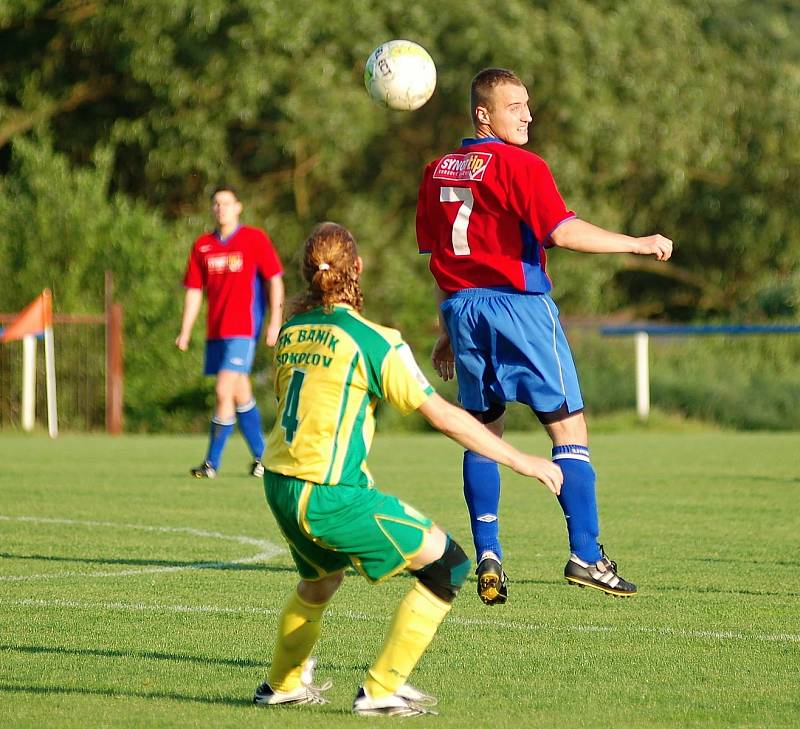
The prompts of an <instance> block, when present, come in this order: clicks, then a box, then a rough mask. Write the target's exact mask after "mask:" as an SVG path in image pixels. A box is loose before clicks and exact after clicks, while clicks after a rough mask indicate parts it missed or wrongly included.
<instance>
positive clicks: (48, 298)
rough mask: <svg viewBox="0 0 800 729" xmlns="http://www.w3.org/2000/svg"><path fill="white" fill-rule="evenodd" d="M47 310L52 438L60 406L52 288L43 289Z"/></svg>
mask: <svg viewBox="0 0 800 729" xmlns="http://www.w3.org/2000/svg"><path fill="white" fill-rule="evenodd" d="M42 298H43V299H44V310H45V312H46V313H45V328H44V371H45V385H46V389H47V432H48V433H49V434H50V437H51V438H55V437H57V436H58V408H57V405H56V359H55V347H54V345H53V315H52V312H53V296H52V294H51V293H50V289H45V290H44V291H42Z"/></svg>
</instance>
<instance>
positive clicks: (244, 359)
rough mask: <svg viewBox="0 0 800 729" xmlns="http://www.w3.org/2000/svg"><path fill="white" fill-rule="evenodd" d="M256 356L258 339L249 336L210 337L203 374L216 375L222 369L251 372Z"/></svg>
mask: <svg viewBox="0 0 800 729" xmlns="http://www.w3.org/2000/svg"><path fill="white" fill-rule="evenodd" d="M255 356H256V340H255V339H250V338H249V337H235V338H232V339H209V340H208V341H207V342H206V361H205V368H204V369H203V374H206V375H216V374H217V373H218V372H219V371H220V370H231V371H232V372H241V373H243V374H246V375H248V374H250V370H251V369H253V360H254V359H255Z"/></svg>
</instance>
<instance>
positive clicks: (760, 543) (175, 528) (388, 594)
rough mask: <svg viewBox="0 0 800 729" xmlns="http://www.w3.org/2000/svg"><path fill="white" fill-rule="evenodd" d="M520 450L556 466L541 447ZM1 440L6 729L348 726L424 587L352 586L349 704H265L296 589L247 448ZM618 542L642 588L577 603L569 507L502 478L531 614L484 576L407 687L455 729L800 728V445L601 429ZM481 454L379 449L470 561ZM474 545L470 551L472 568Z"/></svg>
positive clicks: (379, 462) (345, 643)
mask: <svg viewBox="0 0 800 729" xmlns="http://www.w3.org/2000/svg"><path fill="white" fill-rule="evenodd" d="M512 440H513V441H514V442H516V443H517V444H518V445H522V446H525V447H527V448H532V449H535V450H536V451H538V452H541V453H543V452H545V451H546V443H545V441H544V439H543V438H542V437H539V436H516V437H512ZM204 447H205V439H203V438H200V437H183V438H181V437H137V436H129V437H125V438H120V439H109V438H106V437H103V436H95V437H90V436H63V437H61V438H59V439H58V440H57V441H54V442H50V441H49V440H47V439H46V438H45V437H42V436H37V437H23V436H20V435H15V434H8V433H4V434H1V435H0V465H2V468H0V540H1V544H2V546H0V568H1V570H0V718H2V720H3V722H2V723H3V725H4V726H13V727H37V728H38V727H63V728H68V727H104V726H108V727H237V729H242V728H246V727H264V726H278V725H280V726H281V727H282V729H292V728H294V727H298V728H299V727H303V728H304V729H305V728H315V727H326V728H335V727H345V726H364V725H365V724H366V723H368V722H378V723H381V725H383V724H382V722H383V721H384V720H383V719H375V720H369V719H364V718H359V717H353V716H352V715H351V714H350V713H349V710H350V704H351V701H352V697H353V694H354V692H355V689H356V687H357V686H358V684H359V682H360V681H361V678H362V675H363V673H364V670H365V668H366V666H367V665H368V663H369V662H370V661H371V659H372V657H373V656H374V654H375V652H376V651H377V649H378V647H379V645H380V642H381V639H382V635H383V632H384V630H385V629H386V627H387V624H388V618H389V613H390V611H391V609H393V606H394V604H395V603H396V601H397V600H398V599H399V598H400V596H401V595H402V594H403V593H404V592H405V591H406V590H407V589H408V587H409V586H410V584H411V583H410V580H409V578H407V577H397V578H395V579H393V580H392V581H390V582H389V583H387V584H384V585H380V586H377V587H370V586H368V585H367V583H366V582H365V581H364V580H362V579H361V578H360V577H357V576H352V577H350V578H348V579H347V580H346V581H345V584H344V585H343V587H342V588H341V590H340V592H339V594H338V595H337V597H336V599H335V601H334V603H333V605H332V607H331V609H330V611H329V613H328V614H327V616H326V623H325V628H324V632H323V638H322V640H321V642H320V644H319V645H318V647H317V651H316V653H317V654H318V656H319V667H318V671H317V677H318V679H324V678H327V677H330V678H332V679H333V682H334V683H333V688H332V689H331V691H329V692H328V693H329V695H330V697H331V703H330V704H329V705H327V706H322V707H314V708H302V709H300V708H295V709H286V708H284V709H273V708H270V709H259V708H255V707H253V706H252V705H251V704H250V699H251V696H252V693H253V690H254V688H255V687H256V686H257V685H258V683H260V682H261V681H262V680H263V678H264V676H265V672H266V670H267V668H268V665H269V659H270V655H271V651H272V636H273V628H274V625H275V621H276V615H277V613H278V611H279V609H280V608H281V606H282V604H283V602H284V599H285V596H286V594H287V593H288V591H289V590H290V589H292V587H293V585H294V584H295V582H296V577H295V574H294V572H293V569H292V565H291V561H290V559H289V556H288V553H287V552H286V551H285V549H284V548H283V544H282V541H281V538H280V535H279V533H278V531H277V528H276V526H275V524H274V523H273V521H272V517H271V515H270V514H269V512H268V510H267V508H266V506H265V503H264V499H263V494H262V490H261V486H260V483H259V482H258V481H257V480H255V479H253V478H251V477H249V476H247V475H245V474H246V466H247V462H248V459H247V456H246V453H245V451H244V447H243V446H242V444H241V440H240V439H239V438H238V436H235V437H234V439H232V441H231V446H230V447H229V450H228V452H227V453H226V458H225V463H224V464H223V466H224V467H223V471H222V473H221V474H220V476H219V478H218V479H217V480H216V481H212V482H197V481H193V480H191V479H190V478H189V477H188V475H187V469H188V467H189V466H190V465H194V464H195V463H196V462H197V461H199V457H200V456H201V455H202V452H203V449H204ZM592 448H593V460H594V462H595V466H596V468H597V471H598V473H599V498H600V509H601V520H602V525H603V540H602V541H604V542H605V545H606V547H607V549H608V551H609V552H610V554H611V555H612V557H614V558H615V559H616V560H617V561H618V562H619V564H620V571H621V573H622V575H623V576H624V577H626V578H628V579H631V580H633V581H634V582H636V583H638V585H639V589H640V594H639V596H637V597H635V598H632V599H625V600H621V599H614V598H610V597H606V596H604V595H602V594H600V593H597V592H595V591H589V590H579V589H576V588H575V587H570V586H568V585H567V584H566V583H565V582H564V581H563V578H562V577H561V571H562V569H563V566H564V562H565V559H566V557H567V550H566V538H565V529H564V526H563V519H562V517H561V512H560V509H559V508H558V504H557V503H556V501H555V499H553V498H552V497H551V496H549V495H548V494H547V492H546V491H545V490H544V489H543V488H541V487H540V486H538V485H537V484H534V483H530V482H525V481H524V480H523V479H521V478H519V477H516V476H512V475H511V474H510V473H509V472H507V471H506V472H504V479H505V480H504V496H503V505H502V514H501V516H502V518H503V536H504V543H505V548H506V553H507V554H506V558H507V562H506V566H507V569H508V572H509V573H510V575H511V583H510V601H509V603H508V604H507V605H505V606H503V607H496V608H487V607H485V606H483V605H482V604H481V603H480V602H479V600H478V599H477V596H476V595H475V592H474V590H475V582H474V577H473V578H471V579H470V581H469V582H468V583H467V585H466V586H465V589H464V591H463V592H462V594H461V595H460V596H459V598H458V600H457V601H456V603H455V606H454V608H453V611H452V613H451V614H450V617H449V618H448V620H447V621H446V622H445V624H444V625H443V626H442V628H441V630H440V632H439V634H438V635H437V637H436V639H435V640H434V642H433V644H432V645H431V648H430V649H429V651H428V652H427V653H426V655H425V656H424V657H423V660H422V662H421V664H420V666H419V667H418V669H417V671H416V672H415V673H414V675H413V676H412V679H411V682H412V683H414V684H415V685H418V686H419V687H420V688H423V689H425V690H427V691H430V692H431V693H434V694H436V695H437V696H438V697H439V700H440V705H439V709H440V712H441V715H440V716H439V717H435V718H430V719H428V718H425V719H420V720H417V725H419V726H436V727H440V728H441V729H445V728H446V727H466V726H472V727H475V728H476V729H477V728H478V727H515V729H519V728H520V727H606V726H615V725H620V726H629V727H687V726H704V727H706V726H708V727H715V726H719V727H796V726H800V569H798V564H800V561H799V558H798V554H799V553H800V436H799V435H797V434H731V433H719V432H692V433H676V432H644V433H642V432H633V431H629V432H621V433H609V434H605V435H598V436H595V437H594V439H593V442H592ZM460 460H461V459H460V450H459V449H458V448H457V447H456V446H455V445H453V444H452V443H450V442H448V441H446V440H445V439H444V438H440V437H436V436H431V435H384V436H382V437H381V436H379V438H378V439H377V442H376V446H375V449H374V458H373V460H372V464H373V471H374V473H375V475H376V478H377V479H378V481H379V484H383V485H386V486H387V487H388V490H390V491H393V492H395V493H397V494H398V495H401V496H402V497H403V498H404V499H406V500H407V501H409V502H410V503H412V504H413V505H415V506H416V507H418V508H419V509H420V510H422V511H424V512H426V513H427V514H428V515H430V516H431V517H433V518H435V519H436V520H437V521H438V522H439V523H440V524H442V525H443V526H445V527H446V528H448V529H449V530H450V531H451V532H452V533H453V534H454V536H455V537H456V538H457V539H458V540H459V541H460V542H461V543H462V544H463V545H464V546H465V547H466V546H467V545H469V544H470V541H469V530H468V524H467V521H466V517H465V513H466V511H465V507H464V506H463V504H462V497H461V493H460V490H461V489H460ZM470 551H471V550H470Z"/></svg>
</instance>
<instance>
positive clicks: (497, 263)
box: [417, 137, 575, 293]
mask: <svg viewBox="0 0 800 729" xmlns="http://www.w3.org/2000/svg"><path fill="white" fill-rule="evenodd" d="M573 217H575V213H573V212H572V211H571V210H567V207H566V205H565V204H564V201H563V200H562V198H561V195H560V194H559V192H558V188H557V187H556V183H555V180H554V179H553V175H552V174H551V173H550V168H549V167H548V166H547V163H546V162H545V161H544V160H543V159H542V158H541V157H538V156H537V155H535V154H533V153H531V152H528V151H526V150H524V149H522V148H520V147H516V146H514V145H512V144H506V143H505V142H503V141H502V140H501V139H498V138H496V137H484V138H480V139H465V140H464V141H463V142H462V146H461V147H460V148H459V149H458V150H457V151H456V152H453V153H451V154H446V155H444V157H440V158H439V159H436V160H434V161H433V162H431V163H430V164H429V165H428V166H427V167H426V168H425V175H424V177H423V180H422V185H421V187H420V190H419V201H418V204H417V242H418V244H419V250H420V253H430V254H431V261H430V268H431V272H432V273H433V276H434V278H435V279H436V283H437V284H438V285H439V288H441V289H442V290H443V291H448V292H451V291H458V290H460V289H467V288H478V287H489V286H512V287H514V288H516V289H519V290H520V291H529V292H533V293H545V292H547V291H549V290H550V289H551V288H552V284H551V282H550V278H549V276H548V275H547V269H546V266H547V255H546V253H545V248H547V247H550V246H552V241H551V240H550V234H551V233H552V232H553V230H555V228H556V227H558V226H559V225H560V224H561V223H563V222H564V221H565V220H569V219H570V218H573Z"/></svg>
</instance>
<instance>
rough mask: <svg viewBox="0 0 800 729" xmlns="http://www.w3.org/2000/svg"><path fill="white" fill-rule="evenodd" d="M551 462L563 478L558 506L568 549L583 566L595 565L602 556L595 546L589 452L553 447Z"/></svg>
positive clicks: (596, 525) (595, 519)
mask: <svg viewBox="0 0 800 729" xmlns="http://www.w3.org/2000/svg"><path fill="white" fill-rule="evenodd" d="M553 461H555V463H556V464H557V465H559V466H560V467H561V471H562V472H563V474H564V484H563V485H562V487H561V495H560V496H559V497H558V503H560V504H561V508H562V510H563V511H564V517H565V518H566V520H567V532H568V534H569V549H570V551H571V552H572V553H573V554H575V555H577V556H578V557H579V558H580V559H582V560H583V561H584V562H597V561H599V560H600V558H601V556H602V555H601V553H600V547H599V545H598V544H597V537H598V536H599V535H600V523H599V520H598V517H597V497H596V496H595V488H594V484H595V474H594V468H592V463H591V461H590V460H589V449H588V448H587V447H586V446H580V445H562V446H555V447H554V448H553Z"/></svg>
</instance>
